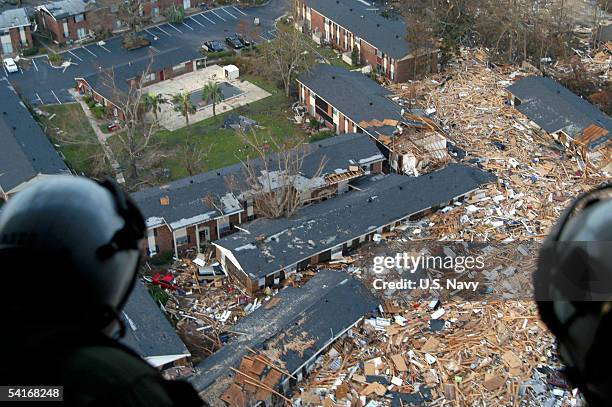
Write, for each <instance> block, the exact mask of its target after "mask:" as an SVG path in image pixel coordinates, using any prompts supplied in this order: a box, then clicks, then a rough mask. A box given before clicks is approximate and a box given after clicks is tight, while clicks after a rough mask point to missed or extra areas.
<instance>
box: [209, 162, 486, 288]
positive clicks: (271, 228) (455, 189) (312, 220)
mask: <svg viewBox="0 0 612 407" xmlns="http://www.w3.org/2000/svg"><path fill="white" fill-rule="evenodd" d="M375 178H378V177H375ZM494 179H495V176H493V175H492V174H490V173H488V172H484V171H482V170H479V169H478V168H475V167H471V166H467V165H462V164H450V165H448V166H447V167H446V168H444V169H441V170H438V171H434V172H432V173H429V174H427V175H422V176H420V177H416V178H413V177H407V176H403V175H397V174H390V175H388V176H386V177H385V178H383V179H380V180H376V181H372V182H370V185H369V186H368V187H366V188H365V189H364V190H362V191H353V192H349V193H346V194H343V195H342V196H339V197H336V198H334V199H329V200H327V201H325V202H321V203H318V204H316V205H311V206H309V207H306V208H303V209H301V210H300V211H299V212H298V213H297V215H296V216H294V217H292V218H282V219H258V220H255V221H253V222H251V223H249V224H246V225H243V226H242V227H243V228H245V229H247V230H248V231H249V233H246V232H238V233H234V234H232V235H230V236H228V237H225V238H223V239H220V240H217V241H216V242H214V243H213V244H215V245H217V246H220V247H223V248H226V249H228V250H230V251H232V253H233V255H234V257H235V258H236V259H237V261H238V262H239V263H240V265H241V266H242V269H243V270H244V271H245V272H246V273H247V274H248V275H249V276H250V277H251V278H252V279H258V278H260V277H264V276H266V275H269V274H271V273H273V272H276V271H278V270H281V269H283V268H285V267H289V266H291V265H293V264H295V263H297V262H300V261H302V260H305V259H308V258H310V257H311V256H313V255H315V254H317V253H320V252H323V251H326V250H329V249H331V248H333V247H334V246H337V245H340V244H343V243H344V242H347V241H350V240H353V239H356V238H358V237H360V236H362V235H365V234H367V233H370V232H372V231H374V230H375V229H377V228H379V227H382V226H384V225H387V224H390V223H392V222H395V221H397V220H399V219H402V218H405V217H407V216H409V215H411V214H414V213H417V212H420V211H422V210H424V209H427V208H430V207H432V206H435V205H440V204H445V203H447V202H449V201H451V200H452V199H453V198H456V197H458V196H461V195H463V194H465V193H467V192H469V191H472V190H474V189H477V188H478V187H479V186H480V185H482V184H485V183H488V182H491V181H493V180H494ZM261 236H264V237H265V240H263V241H262V240H261Z"/></svg>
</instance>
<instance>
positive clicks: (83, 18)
mask: <svg viewBox="0 0 612 407" xmlns="http://www.w3.org/2000/svg"><path fill="white" fill-rule="evenodd" d="M83 20H85V16H84V15H83V14H77V15H76V16H74V22H75V23H80V22H81V21H83Z"/></svg>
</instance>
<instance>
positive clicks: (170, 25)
mask: <svg viewBox="0 0 612 407" xmlns="http://www.w3.org/2000/svg"><path fill="white" fill-rule="evenodd" d="M167 25H169V26H170V27H172V28H174V29H175V30H176V31H178V32H180V33H181V34H182V33H183V32H182V31H181V30H179V29H178V28H176V27H175V26H173V25H172V24H170V23H168V24H167Z"/></svg>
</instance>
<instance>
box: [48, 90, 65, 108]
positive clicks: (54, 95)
mask: <svg viewBox="0 0 612 407" xmlns="http://www.w3.org/2000/svg"><path fill="white" fill-rule="evenodd" d="M51 93H53V97H55V100H57V103H59V104H60V105H61V104H62V102H61V101H60V100H59V98H58V97H57V95H56V94H55V92H53V89H51Z"/></svg>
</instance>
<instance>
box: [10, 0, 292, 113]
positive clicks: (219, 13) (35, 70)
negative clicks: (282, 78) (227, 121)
mask: <svg viewBox="0 0 612 407" xmlns="http://www.w3.org/2000/svg"><path fill="white" fill-rule="evenodd" d="M286 9H287V5H286V1H285V0H271V1H270V2H269V3H268V4H266V5H265V6H261V7H256V8H248V9H241V8H239V7H237V6H224V7H219V8H216V9H212V10H207V11H203V12H199V13H196V14H193V15H190V16H187V17H186V18H185V20H184V21H183V23H181V24H170V23H162V24H159V25H157V26H152V27H147V28H146V29H144V30H143V31H141V32H140V33H139V35H142V36H144V37H146V38H148V39H149V40H150V41H151V46H149V47H144V48H140V49H137V50H131V51H128V50H125V49H123V47H122V46H121V37H113V38H110V39H107V40H106V41H105V42H104V44H98V43H90V44H86V45H82V46H77V47H74V48H71V49H69V50H66V51H63V52H61V55H62V56H63V58H64V60H65V61H70V65H69V66H67V67H62V68H54V67H52V66H51V65H50V64H49V62H48V59H47V56H46V55H45V56H38V57H35V58H33V59H32V64H31V65H30V66H29V67H27V68H25V69H20V71H19V72H15V73H10V74H9V73H8V72H6V70H3V71H0V75H4V76H6V77H7V78H8V79H9V80H10V81H11V83H12V84H13V86H14V87H15V89H17V91H18V92H20V93H21V94H22V95H24V96H25V97H26V98H27V99H28V100H29V101H30V102H31V103H32V104H33V105H43V104H58V103H69V102H73V101H74V99H73V97H72V96H71V95H70V94H69V93H68V89H71V88H73V87H74V86H75V80H74V78H78V77H85V76H87V75H90V74H92V73H94V72H96V71H98V70H101V69H106V68H109V67H113V66H114V67H117V66H121V65H124V64H128V63H130V62H134V61H136V60H141V59H142V58H147V57H148V56H149V55H150V54H149V53H151V52H152V53H159V52H163V51H166V50H169V49H176V48H182V47H193V48H199V47H200V45H201V43H202V42H203V41H209V40H220V41H222V42H224V39H225V37H226V36H227V35H228V34H230V33H234V32H235V31H236V25H237V24H238V22H239V21H240V20H243V19H244V20H247V21H249V22H252V21H253V19H254V18H255V17H258V18H259V19H260V24H261V33H260V34H261V35H260V38H259V40H260V41H266V40H270V39H272V38H273V37H274V32H275V31H274V20H275V19H277V18H278V17H280V16H281V15H283V14H284V13H285V11H286ZM176 62H181V61H176ZM170 64H171V62H170V63H169V65H170Z"/></svg>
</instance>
